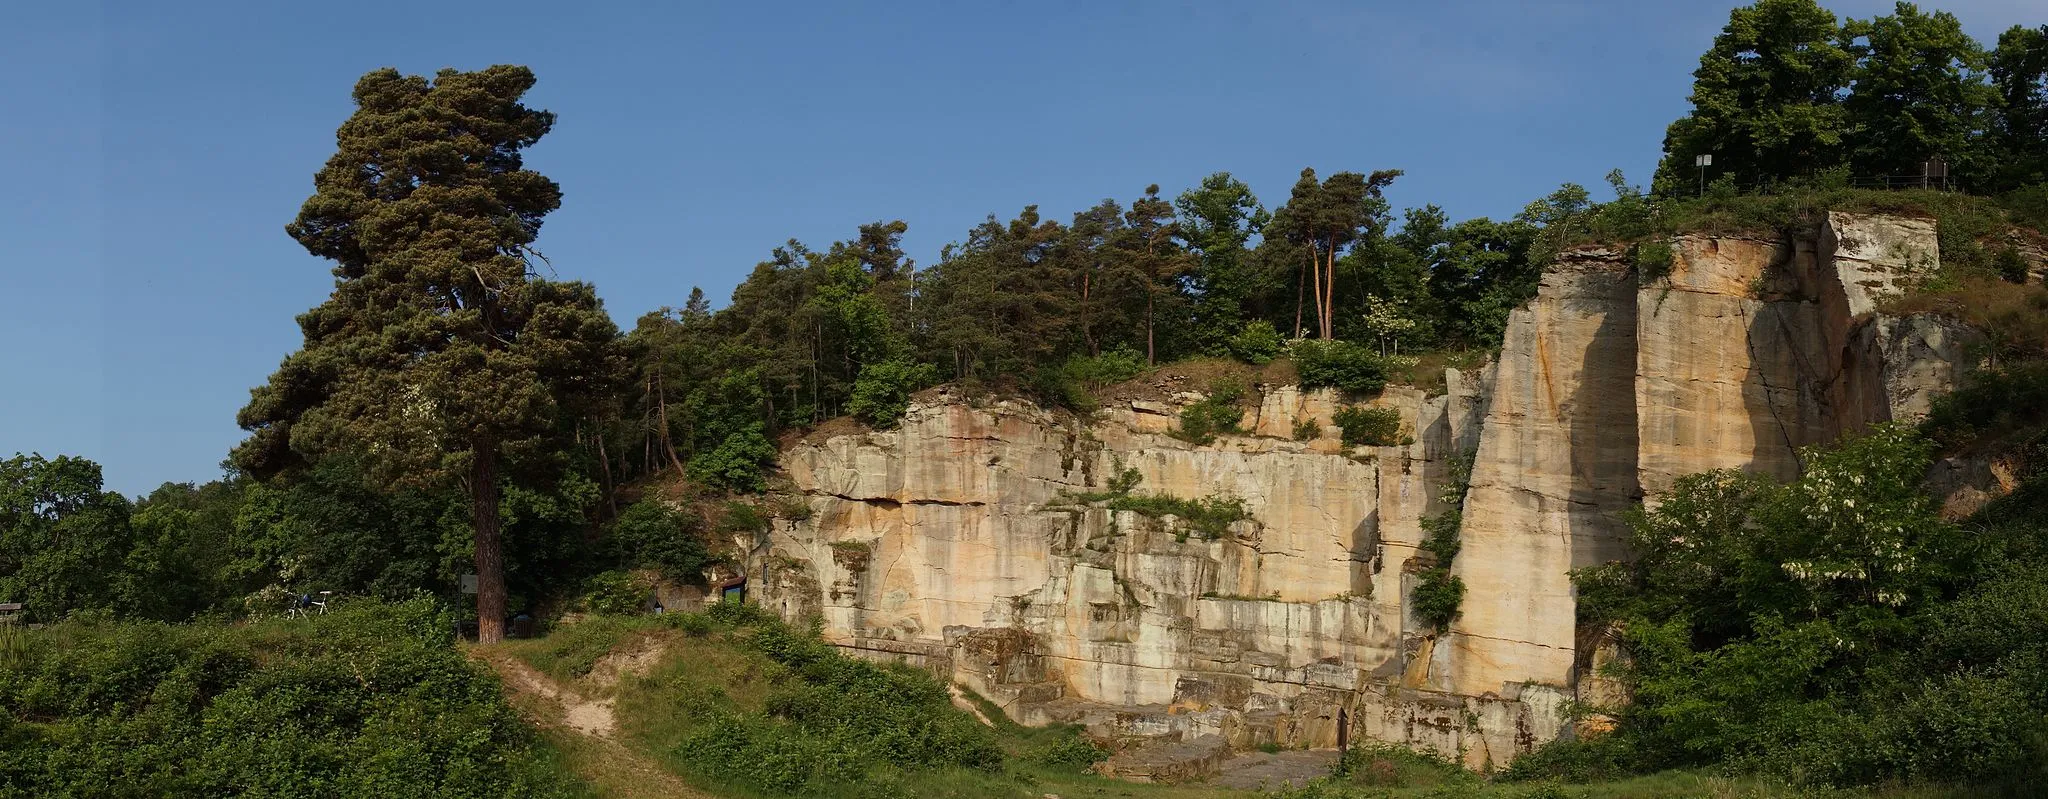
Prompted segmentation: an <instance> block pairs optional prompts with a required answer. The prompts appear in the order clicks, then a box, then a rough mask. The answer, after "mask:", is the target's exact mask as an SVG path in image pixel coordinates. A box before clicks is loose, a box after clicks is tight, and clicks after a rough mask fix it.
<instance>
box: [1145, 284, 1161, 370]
mask: <svg viewBox="0 0 2048 799" xmlns="http://www.w3.org/2000/svg"><path fill="white" fill-rule="evenodd" d="M1145 365H1146V366H1157V365H1158V362H1157V361H1156V360H1154V359H1153V356H1152V286H1151V285H1150V284H1147V285H1146V286H1145Z"/></svg>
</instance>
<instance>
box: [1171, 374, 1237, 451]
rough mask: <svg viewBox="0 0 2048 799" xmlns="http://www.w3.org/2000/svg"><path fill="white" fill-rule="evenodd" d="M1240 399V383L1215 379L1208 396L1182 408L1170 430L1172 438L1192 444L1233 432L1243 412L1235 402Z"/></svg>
mask: <svg viewBox="0 0 2048 799" xmlns="http://www.w3.org/2000/svg"><path fill="white" fill-rule="evenodd" d="M1242 399H1244V386H1243V385H1242V384H1240V383H1237V382H1234V381H1228V380H1219V381H1217V382H1216V383H1215V384H1214V385H1211V386H1210V387H1209V395H1208V396H1206V397H1203V398H1202V399H1201V400H1200V401H1198V402H1195V403H1193V404H1190V405H1188V406H1187V407H1186V408H1182V409H1181V412H1180V427H1179V428H1177V429H1175V430H1174V431H1173V437H1174V438H1178V439H1180V440H1182V441H1188V442H1192V443H1195V444H1208V443H1212V442H1214V441H1215V440H1216V436H1217V435H1218V434H1229V433H1237V432H1239V431H1238V426H1237V423H1238V421H1239V420H1242V419H1243V418H1244V411H1243V409H1240V408H1239V407H1238V406H1237V404H1238V402H1239V401H1241V400H1242Z"/></svg>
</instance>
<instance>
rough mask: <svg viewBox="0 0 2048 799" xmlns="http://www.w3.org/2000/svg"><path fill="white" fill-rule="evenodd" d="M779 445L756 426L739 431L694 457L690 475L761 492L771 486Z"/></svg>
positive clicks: (707, 482)
mask: <svg viewBox="0 0 2048 799" xmlns="http://www.w3.org/2000/svg"><path fill="white" fill-rule="evenodd" d="M774 462H775V444H774V442H771V441H769V440H768V436H767V435H766V434H764V433H762V432H761V429H760V428H759V427H758V426H756V427H753V428H751V429H748V430H745V431H742V432H739V433H735V434H733V435H731V436H729V437H727V438H726V439H725V440H724V441H721V442H719V443H718V446H717V447H714V448H712V449H710V450H708V451H705V452H700V453H698V454H697V456H696V457H694V458H691V459H690V477H691V478H693V479H695V480H697V481H699V482H702V483H704V484H705V485H709V486H714V487H717V488H723V489H726V490H728V491H735V492H739V493H751V494H758V493H760V492H761V491H762V490H764V489H766V488H767V487H768V467H769V465H770V464H773V463H774Z"/></svg>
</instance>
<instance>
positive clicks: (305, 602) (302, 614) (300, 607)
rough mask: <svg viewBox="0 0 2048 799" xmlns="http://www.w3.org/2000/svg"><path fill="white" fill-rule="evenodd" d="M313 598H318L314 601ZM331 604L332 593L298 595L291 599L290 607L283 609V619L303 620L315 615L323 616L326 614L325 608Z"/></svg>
mask: <svg viewBox="0 0 2048 799" xmlns="http://www.w3.org/2000/svg"><path fill="white" fill-rule="evenodd" d="M314 596H319V597H320V598H319V599H314V598H313V597H314ZM333 602H334V592H333V591H321V592H320V593H319V594H317V595H316V594H300V595H298V596H295V597H292V599H291V603H292V604H291V607H289V608H286V609H285V612H284V617H285V618H287V619H304V618H309V617H311V616H312V615H313V614H316V613H318V614H323V615H324V614H326V613H327V606H328V605H329V604H332V603H333Z"/></svg>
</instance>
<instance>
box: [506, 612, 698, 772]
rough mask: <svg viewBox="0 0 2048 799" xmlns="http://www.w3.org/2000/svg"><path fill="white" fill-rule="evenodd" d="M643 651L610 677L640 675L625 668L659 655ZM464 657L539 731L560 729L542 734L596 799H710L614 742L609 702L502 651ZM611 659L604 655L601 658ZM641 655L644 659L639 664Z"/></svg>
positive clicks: (655, 649)
mask: <svg viewBox="0 0 2048 799" xmlns="http://www.w3.org/2000/svg"><path fill="white" fill-rule="evenodd" d="M644 643H647V644H655V643H656V642H651V641H650V642H644ZM645 651H646V652H651V653H652V657H647V656H645V655H641V654H637V652H627V653H624V654H628V655H633V656H634V657H631V658H628V659H623V660H621V661H620V664H619V665H618V666H615V667H614V669H615V671H614V672H613V673H614V674H615V675H616V674H625V673H640V672H636V671H631V669H633V668H645V667H643V666H639V665H638V664H640V663H642V662H645V663H646V664H647V665H648V666H651V665H652V662H653V659H655V658H658V657H659V656H660V649H659V647H658V646H651V647H649V648H648V649H646V650H645ZM469 655H470V657H473V658H476V659H477V660H478V661H480V662H482V663H484V664H485V665H487V666H490V667H491V670H493V671H495V672H497V673H498V676H499V678H500V679H502V680H503V681H504V682H505V691H506V693H507V694H509V695H510V698H511V699H512V704H513V706H515V707H518V708H520V710H521V711H522V712H524V713H525V714H526V715H527V717H528V718H529V719H530V720H531V721H533V722H534V723H535V724H537V725H539V726H541V727H542V728H544V730H555V731H560V732H552V731H551V732H549V733H548V734H549V736H550V737H551V738H554V739H556V740H557V742H558V745H560V746H562V747H563V749H564V751H565V753H566V754H567V755H568V762H569V764H570V766H571V767H572V768H573V769H574V770H575V771H576V773H577V775H578V776H581V777H583V778H584V779H585V780H587V781H588V782H589V783H590V784H591V785H592V786H594V787H596V788H598V789H599V791H600V794H601V795H604V796H617V797H627V799H641V797H647V798H648V799H653V798H654V797H664V798H668V797H681V798H682V799H712V797H711V795H710V794H707V793H705V792H703V791H699V790H697V789H695V788H693V787H691V786H690V784H689V783H686V782H684V781H683V780H682V778H680V777H678V776H676V775H675V773H674V772H671V771H669V770H668V769H666V768H664V767H662V765H661V764H660V763H657V762H655V761H654V760H653V759H651V758H648V757H646V756H645V755H642V754H640V753H638V752H635V751H633V750H632V749H631V748H629V747H627V746H626V745H625V744H624V743H622V742H620V741H619V740H618V739H617V738H616V736H615V733H616V732H617V729H618V720H617V718H616V717H615V716H614V714H613V713H612V702H611V700H609V699H603V700H591V699H587V698H585V697H583V696H582V695H581V694H579V693H577V692H576V691H574V690H571V689H569V688H566V687H563V686H560V685H557V684H556V683H555V681H554V680H551V679H549V678H548V676H547V675H545V674H542V673H540V672H539V671H535V670H534V669H533V667H531V666H528V665H526V664H525V663H522V662H520V661H519V660H517V659H515V658H513V657H511V656H509V655H506V654H504V653H502V652H496V651H490V650H488V649H485V648H471V649H470V650H469ZM612 657H613V656H606V659H607V660H609V659H611V658H612ZM643 657H647V659H646V660H644V661H643V660H642V659H641V658H643ZM593 673H594V670H593ZM613 679H614V680H616V679H617V678H616V676H614V677H613ZM565 736H566V737H565Z"/></svg>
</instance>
